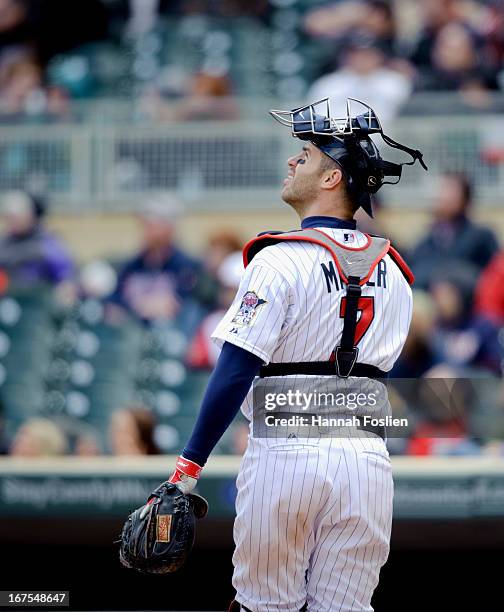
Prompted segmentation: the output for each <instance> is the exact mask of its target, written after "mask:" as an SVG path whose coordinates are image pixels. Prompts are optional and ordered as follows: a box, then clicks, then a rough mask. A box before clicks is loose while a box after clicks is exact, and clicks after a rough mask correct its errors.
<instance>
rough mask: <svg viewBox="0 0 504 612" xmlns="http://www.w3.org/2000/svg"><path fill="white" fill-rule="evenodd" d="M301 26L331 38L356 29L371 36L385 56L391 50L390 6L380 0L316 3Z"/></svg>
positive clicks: (393, 31)
mask: <svg viewBox="0 0 504 612" xmlns="http://www.w3.org/2000/svg"><path fill="white" fill-rule="evenodd" d="M305 29H306V30H307V32H308V33H309V34H311V35H312V36H315V37H317V38H331V39H341V38H344V37H345V36H347V35H348V34H349V33H351V32H354V31H360V32H364V33H366V34H369V35H371V36H373V37H375V38H376V39H377V40H378V41H379V42H380V45H381V48H382V49H383V50H384V52H385V53H386V54H387V55H388V56H389V57H390V56H391V55H393V53H394V51H395V44H396V35H397V27H396V17H395V13H394V7H393V6H392V4H391V2H387V1H384V0H367V1H363V2H355V1H345V2H338V3H333V4H329V5H326V6H322V7H317V8H316V9H313V10H312V11H310V12H309V13H308V14H307V16H306V19H305Z"/></svg>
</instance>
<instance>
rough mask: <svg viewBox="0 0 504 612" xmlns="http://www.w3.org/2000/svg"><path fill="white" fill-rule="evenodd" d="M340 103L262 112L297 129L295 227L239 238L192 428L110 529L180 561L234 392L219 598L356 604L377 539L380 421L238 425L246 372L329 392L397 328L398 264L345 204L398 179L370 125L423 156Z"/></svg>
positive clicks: (358, 607)
mask: <svg viewBox="0 0 504 612" xmlns="http://www.w3.org/2000/svg"><path fill="white" fill-rule="evenodd" d="M352 102H354V103H355V101H352V100H349V103H348V107H347V114H346V116H345V117H340V118H338V117H337V116H334V115H333V113H332V112H331V108H330V101H329V100H328V99H325V100H322V101H320V102H317V103H315V104H309V105H307V106H303V107H300V108H296V109H293V110H288V111H278V110H276V111H271V114H272V116H273V117H274V118H275V119H276V120H278V121H279V122H280V123H282V124H283V125H286V126H287V127H288V128H290V131H291V133H292V135H293V136H294V137H295V138H296V139H298V141H299V149H298V151H297V153H296V154H295V155H293V156H292V157H290V158H289V159H287V164H286V165H287V168H286V173H287V176H286V177H285V179H284V181H283V186H282V190H281V197H282V199H283V200H284V202H286V203H287V204H288V205H289V206H291V207H292V208H293V209H294V210H295V212H296V213H297V214H298V216H299V219H300V228H299V229H297V230H295V231H290V232H278V231H270V232H266V233H263V234H261V235H259V236H258V237H257V238H254V239H253V240H251V241H250V242H249V243H248V244H247V245H246V246H245V249H244V252H243V257H244V265H245V272H244V274H243V277H242V279H241V283H240V288H239V290H238V292H237V294H236V297H235V300H234V302H233V304H232V305H231V306H230V308H229V310H228V311H227V313H226V314H225V315H224V317H223V319H222V320H221V322H220V323H219V325H218V326H217V328H216V329H215V331H214V333H213V334H212V339H213V340H214V342H215V343H216V344H217V345H218V346H219V347H221V348H222V351H221V353H220V356H219V359H218V361H217V364H216V367H215V370H214V372H213V373H212V375H211V377H210V380H209V383H208V387H207V390H206V392H205V396H204V398H203V401H202V404H201V409H200V413H199V416H198V419H197V422H196V424H195V427H194V429H193V432H192V435H191V437H190V439H189V440H188V442H187V443H186V445H185V447H184V448H183V450H182V454H181V456H180V457H179V458H178V461H177V463H176V466H175V471H174V473H173V474H172V476H171V478H170V480H169V482H168V483H164V484H163V485H161V487H160V488H159V489H157V490H156V491H155V492H154V493H153V494H152V496H151V498H150V500H149V503H148V504H147V505H146V506H145V507H143V508H142V509H140V510H137V511H136V512H134V513H133V514H132V516H131V517H130V518H129V519H128V522H127V524H126V526H125V529H124V532H123V542H122V546H121V559H122V561H123V563H125V564H126V565H128V566H130V567H136V568H137V569H140V570H141V571H147V572H154V573H160V572H169V571H174V570H175V569H177V568H178V567H180V565H181V564H182V563H183V562H184V560H185V558H186V557H187V554H188V552H189V550H190V548H191V545H192V541H193V537H194V517H198V516H203V515H204V514H205V512H206V503H205V502H204V501H203V500H201V498H199V497H196V496H194V495H192V491H193V489H194V488H195V487H196V485H197V482H198V478H199V477H200V473H201V471H202V469H203V466H205V464H206V462H207V460H208V457H209V456H210V453H211V452H212V450H213V449H214V447H215V445H216V444H217V442H218V441H219V439H220V438H221V436H222V435H223V433H224V432H225V431H226V429H227V428H228V427H229V425H230V424H231V422H232V421H233V419H234V417H235V416H236V414H237V412H238V410H239V409H240V407H241V410H242V412H243V414H244V415H245V417H246V418H247V419H248V420H249V421H250V434H249V436H248V443H247V449H246V451H245V454H244V457H243V460H242V463H241V467H240V471H239V474H238V478H237V481H236V485H237V497H236V520H235V524H234V531H233V535H234V540H235V552H234V555H233V565H234V573H233V586H234V588H235V590H236V597H235V601H234V602H233V604H232V606H231V608H230V610H233V612H234V611H235V610H241V611H245V612H300V610H303V611H305V610H306V611H307V612H336V611H339V612H344V611H348V612H349V611H351V612H372V610H373V608H372V606H371V598H372V595H373V591H374V590H375V588H376V585H377V584H378V580H379V572H380V569H381V567H382V566H383V564H384V563H385V562H386V560H387V557H388V554H389V549H390V533H391V524H392V502H393V480H392V468H391V464H390V458H389V454H388V450H387V447H386V434H385V432H384V431H382V430H377V431H373V430H370V429H366V428H365V426H362V427H361V426H360V425H359V426H356V427H354V428H352V429H353V430H352V436H349V435H334V436H329V437H323V436H320V435H316V432H314V434H313V435H310V436H306V435H304V434H303V433H300V432H297V433H296V432H293V433H292V435H285V433H284V432H283V430H278V429H275V428H273V429H272V430H271V432H270V433H269V434H268V435H266V434H265V435H261V432H260V431H259V432H258V431H256V430H255V428H254V420H255V418H256V416H257V405H256V402H255V401H254V393H253V389H254V388H257V386H258V384H260V383H261V380H260V379H262V378H272V379H273V381H272V382H273V383H274V384H277V385H278V388H279V389H280V390H282V389H285V388H288V386H289V385H291V386H292V385H297V387H296V389H297V391H299V385H300V384H301V382H302V378H303V377H305V376H308V377H314V376H315V377H320V378H321V379H323V381H324V383H325V384H330V385H332V388H333V389H334V390H335V391H336V392H338V391H339V390H341V389H342V388H345V385H346V383H347V382H348V383H352V384H359V381H361V380H362V384H364V385H365V384H369V383H371V382H373V381H374V379H378V382H377V384H378V383H379V379H381V378H384V377H386V376H387V373H388V372H389V371H390V370H391V368H392V367H393V365H394V363H395V361H396V360H397V358H398V356H399V354H400V353H401V350H402V348H403V346H404V343H405V341H406V337H407V334H408V329H409V325H410V321H411V313H412V292H411V288H410V285H411V284H412V283H413V281H414V277H413V275H412V273H411V271H410V270H409V268H408V266H407V264H406V263H405V262H404V261H403V259H402V258H401V256H400V255H399V253H398V252H397V251H396V250H395V249H394V248H393V247H392V245H391V244H390V240H388V239H387V238H384V237H377V236H370V235H368V234H365V233H363V232H361V231H360V230H359V229H358V228H357V225H356V221H355V219H354V216H355V213H356V212H357V210H358V209H359V208H363V209H364V210H365V211H366V212H367V213H368V214H369V215H372V213H373V211H372V202H371V196H372V194H374V193H376V192H377V191H378V190H379V189H380V187H381V186H382V185H384V184H387V183H389V182H392V183H396V182H398V181H399V179H400V178H401V173H402V166H403V165H404V163H394V162H390V161H386V160H384V159H382V157H381V154H380V150H379V149H378V146H377V145H376V144H375V143H374V141H373V140H372V137H373V136H378V135H379V136H381V138H382V139H383V141H384V142H385V144H386V145H388V146H389V147H392V148H395V149H398V150H399V151H402V152H403V153H405V154H408V155H409V156H410V157H411V161H409V162H406V163H407V164H409V165H411V164H414V163H415V162H416V161H418V162H419V163H420V164H421V166H422V167H424V168H425V169H426V166H425V164H424V162H423V158H422V153H421V152H420V151H418V150H417V149H412V148H409V147H407V146H405V145H402V144H400V143H398V142H396V141H394V140H392V139H391V138H389V137H388V136H386V135H385V134H383V130H382V127H381V124H380V121H379V119H378V118H377V116H376V114H375V113H374V111H373V110H372V109H371V108H370V107H369V106H367V105H365V104H362V103H361V105H362V107H363V108H364V112H361V113H360V114H356V115H354V113H353V112H352V110H351V106H352ZM356 103H357V104H359V103H358V102H356ZM388 179H391V180H390V181H389V180H388ZM275 379H276V380H275ZM298 379H299V380H298ZM346 379H348V381H347V380H346ZM300 381H301V382H300ZM262 382H264V381H262ZM273 395H274V396H276V395H277V394H276V393H275V394H273ZM280 395H281V394H280ZM278 406H285V403H280V401H279V402H278ZM259 408H260V407H259ZM314 411H318V407H315V408H314ZM279 414H280V413H279Z"/></svg>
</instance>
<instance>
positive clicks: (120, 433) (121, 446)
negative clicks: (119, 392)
mask: <svg viewBox="0 0 504 612" xmlns="http://www.w3.org/2000/svg"><path fill="white" fill-rule="evenodd" d="M155 426H156V419H155V418H154V415H153V414H152V412H151V411H150V410H148V409H147V408H143V407H135V408H125V409H121V410H117V411H115V412H114V413H113V414H112V418H111V420H110V428H109V443H110V449H111V452H112V454H113V455H158V454H159V453H160V451H159V448H158V447H157V445H156V443H155V441H154V429H155Z"/></svg>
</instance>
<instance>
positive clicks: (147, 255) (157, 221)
mask: <svg viewBox="0 0 504 612" xmlns="http://www.w3.org/2000/svg"><path fill="white" fill-rule="evenodd" d="M181 213H182V210H181V207H180V205H179V204H178V202H177V201H175V200H174V199H171V198H167V197H165V198H160V199H157V200H152V201H151V202H149V203H148V204H146V205H145V206H144V207H143V209H142V211H141V213H140V215H139V221H140V223H141V227H142V233H143V248H142V250H141V251H140V253H139V254H138V255H137V256H135V257H134V258H133V259H131V260H130V261H128V262H127V263H126V264H125V265H124V267H123V269H122V270H121V271H120V273H119V278H118V282H117V289H116V291H115V293H114V294H113V296H112V298H111V300H112V302H113V303H115V304H117V305H119V306H122V307H124V308H126V310H128V311H130V312H132V313H133V314H134V315H136V316H137V317H139V318H140V319H141V320H142V321H144V322H149V323H154V322H157V323H160V322H163V321H170V320H173V319H175V318H176V317H177V316H178V315H182V316H184V315H186V314H188V313H189V311H190V310H191V309H190V306H191V304H192V305H193V306H197V303H198V302H202V303H204V304H208V303H209V302H211V300H212V298H213V296H211V295H209V294H207V291H210V290H209V289H208V283H207V275H206V273H205V271H204V270H203V266H202V264H201V263H200V262H199V261H197V260H195V259H193V258H192V257H190V256H189V255H187V254H186V253H185V252H184V251H183V250H182V249H180V248H179V247H178V246H177V245H176V241H175V234H176V223H177V220H178V219H179V218H180V216H181ZM187 324H188V325H192V324H193V322H191V323H187ZM186 331H187V329H186Z"/></svg>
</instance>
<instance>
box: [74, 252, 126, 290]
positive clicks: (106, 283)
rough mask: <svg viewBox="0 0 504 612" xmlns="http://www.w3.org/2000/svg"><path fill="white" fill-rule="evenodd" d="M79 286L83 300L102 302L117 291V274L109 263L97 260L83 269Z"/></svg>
mask: <svg viewBox="0 0 504 612" xmlns="http://www.w3.org/2000/svg"><path fill="white" fill-rule="evenodd" d="M79 284H80V293H81V296H82V297H83V298H92V299H97V300H102V299H104V298H106V297H108V296H109V295H110V294H111V293H113V292H114V291H115V289H116V287H117V274H116V272H115V270H114V268H113V267H112V266H111V265H110V264H109V263H108V262H107V261H104V260H102V259H95V260H94V261H90V262H88V263H87V264H85V265H84V266H83V267H82V269H81V271H80V275H79Z"/></svg>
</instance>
